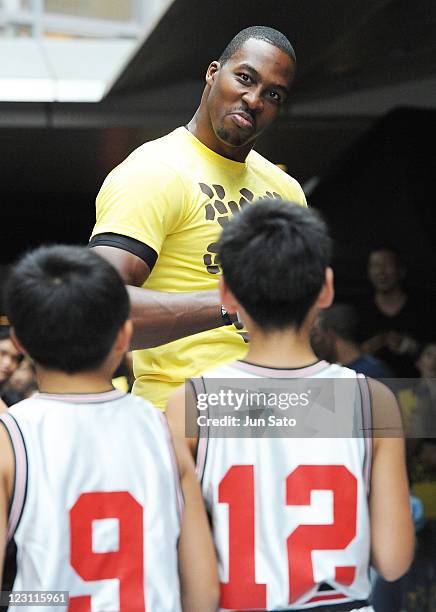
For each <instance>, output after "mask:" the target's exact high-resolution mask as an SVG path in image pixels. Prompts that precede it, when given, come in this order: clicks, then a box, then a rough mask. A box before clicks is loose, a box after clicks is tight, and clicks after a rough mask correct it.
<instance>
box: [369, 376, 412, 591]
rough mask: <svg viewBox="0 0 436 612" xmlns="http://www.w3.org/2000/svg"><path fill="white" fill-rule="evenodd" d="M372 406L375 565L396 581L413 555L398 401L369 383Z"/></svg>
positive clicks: (372, 506) (373, 562) (408, 564)
mask: <svg viewBox="0 0 436 612" xmlns="http://www.w3.org/2000/svg"><path fill="white" fill-rule="evenodd" d="M368 382H369V386H370V391H371V396H372V402H373V421H374V456H373V464H372V473H371V492H370V497H369V506H370V521H371V553H372V564H373V566H374V567H375V569H376V570H377V571H378V572H379V573H380V574H381V575H382V576H383V578H385V580H388V581H393V580H397V579H398V578H400V577H401V576H402V575H403V574H404V573H405V572H406V571H407V570H408V568H409V566H410V564H411V562H412V560H413V553H414V528H413V521H412V516H411V511H410V496H409V486H408V480H407V472H406V460H405V445H404V437H403V428H402V423H401V415H400V410H399V408H398V404H397V400H396V398H395V396H394V394H393V393H392V391H390V389H388V388H387V387H386V386H385V385H383V384H381V383H380V382H378V381H376V380H371V379H370V380H369V381H368Z"/></svg>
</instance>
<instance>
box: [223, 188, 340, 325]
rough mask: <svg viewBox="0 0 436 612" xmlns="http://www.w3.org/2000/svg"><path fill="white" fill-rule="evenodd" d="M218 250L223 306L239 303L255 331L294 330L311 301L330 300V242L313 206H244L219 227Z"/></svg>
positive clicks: (322, 303)
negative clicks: (226, 301) (225, 293)
mask: <svg viewBox="0 0 436 612" xmlns="http://www.w3.org/2000/svg"><path fill="white" fill-rule="evenodd" d="M218 250H219V258H220V263H221V266H222V269H223V275H224V287H227V288H228V289H229V290H230V292H231V295H232V296H233V297H234V298H235V304H234V305H232V304H226V306H227V307H228V310H230V311H231V310H232V309H235V310H237V309H238V307H239V306H242V308H243V309H244V310H245V312H246V313H247V314H248V316H249V317H250V318H251V319H252V320H253V322H254V323H255V325H257V326H258V327H259V328H261V329H264V330H267V331H269V330H278V329H284V328H290V327H292V328H294V329H296V330H298V329H300V328H301V326H302V325H303V323H304V322H305V320H306V318H307V316H308V314H309V311H310V310H311V308H312V306H314V305H315V303H316V302H319V306H320V307H327V306H329V305H330V303H331V300H332V298H333V288H332V273H331V270H330V268H328V266H329V262H330V256H331V240H330V237H329V235H328V232H327V227H326V225H325V223H324V221H322V219H321V218H320V217H319V216H318V214H316V212H314V211H313V210H310V209H307V208H304V207H302V206H299V205H297V204H292V203H289V202H283V201H281V200H263V201H261V202H257V203H255V204H251V205H249V206H246V207H245V208H244V209H243V210H242V211H241V213H240V214H239V215H237V216H236V217H234V218H233V219H232V221H231V222H230V223H228V224H227V225H226V226H225V227H224V230H223V233H222V235H221V238H220V241H219V245H218ZM320 296H321V297H320ZM230 301H232V300H230ZM236 302H237V303H236Z"/></svg>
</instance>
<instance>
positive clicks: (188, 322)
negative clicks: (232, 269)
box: [93, 246, 223, 350]
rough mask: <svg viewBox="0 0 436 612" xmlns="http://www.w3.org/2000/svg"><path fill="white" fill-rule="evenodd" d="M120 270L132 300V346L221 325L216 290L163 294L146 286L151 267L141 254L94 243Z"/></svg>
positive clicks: (154, 342) (162, 340)
mask: <svg viewBox="0 0 436 612" xmlns="http://www.w3.org/2000/svg"><path fill="white" fill-rule="evenodd" d="M93 248H94V249H95V252H96V253H98V254H99V255H101V256H102V257H104V259H106V260H107V261H109V263H111V264H112V265H113V266H114V267H115V268H116V269H117V270H118V272H119V273H120V275H121V277H122V278H123V280H124V282H125V283H126V285H127V286H128V290H129V295H130V300H131V303H132V321H133V325H134V333H133V339H132V347H131V348H132V349H133V350H135V349H143V348H150V347H153V346H159V345H161V344H166V343H167V342H172V341H173V340H178V339H179V338H184V337H185V336H191V335H192V334H198V333H199V332H202V331H206V330H208V329H214V328H216V327H220V326H221V325H222V324H223V322H222V319H221V303H220V300H219V295H218V290H217V291H197V292H193V293H164V292H161V291H152V290H149V289H143V288H142V285H143V284H144V282H145V281H146V280H147V278H148V277H149V275H150V268H149V267H148V265H147V264H146V263H145V261H143V260H142V259H141V258H140V257H137V256H136V255H133V254H132V253H129V252H128V251H124V250H122V249H118V248H115V247H110V246H95V247H93Z"/></svg>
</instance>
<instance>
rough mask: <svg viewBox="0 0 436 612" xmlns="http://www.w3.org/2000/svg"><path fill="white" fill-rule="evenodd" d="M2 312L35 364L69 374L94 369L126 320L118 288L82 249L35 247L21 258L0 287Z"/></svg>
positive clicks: (107, 268) (109, 272)
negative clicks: (2, 292) (5, 313)
mask: <svg viewBox="0 0 436 612" xmlns="http://www.w3.org/2000/svg"><path fill="white" fill-rule="evenodd" d="M5 298H6V300H5V301H6V311H7V315H8V317H9V321H10V322H11V325H12V326H13V328H14V330H15V333H16V335H17V338H18V339H19V341H20V342H21V343H22V344H23V346H24V347H25V349H26V351H27V352H28V353H29V355H30V356H31V357H32V359H34V360H35V361H36V362H37V363H38V364H40V365H41V366H44V367H46V368H50V369H54V370H60V371H63V372H68V373H69V374H73V373H76V372H82V371H87V370H93V369H96V368H98V367H99V366H100V365H101V364H102V363H103V361H104V359H105V358H106V357H107V355H108V354H109V352H110V350H111V347H112V345H113V342H114V340H115V338H116V335H117V333H118V331H119V329H120V327H121V326H122V324H123V323H124V322H125V321H126V320H127V318H128V317H129V312H130V303H129V297H128V294H127V291H126V288H125V287H124V284H123V282H122V280H121V278H120V276H119V275H118V273H117V272H116V270H115V268H113V267H112V266H111V265H110V264H109V263H107V262H106V261H104V260H103V259H102V258H101V257H99V256H98V255H97V254H96V253H93V252H92V251H90V250H89V249H88V248H86V247H75V246H61V245H58V246H49V247H41V248H39V249H37V250H35V251H32V252H30V253H28V254H27V255H25V256H24V257H22V258H21V259H20V260H19V262H18V263H17V264H16V265H15V266H14V268H13V269H12V272H11V275H10V277H9V279H8V282H7V283H6V291H5Z"/></svg>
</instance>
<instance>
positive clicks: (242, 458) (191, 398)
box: [167, 201, 413, 612]
mask: <svg viewBox="0 0 436 612" xmlns="http://www.w3.org/2000/svg"><path fill="white" fill-rule="evenodd" d="M330 250H331V244H330V238H329V236H328V234H327V229H326V226H325V224H324V223H323V222H322V221H321V220H320V218H319V217H318V216H317V215H316V214H315V212H314V211H311V210H308V209H305V208H302V207H300V206H297V205H295V204H290V203H288V204H286V203H283V202H274V201H263V202H259V203H257V204H253V205H251V206H247V207H246V208H244V210H243V211H242V212H241V213H240V215H238V216H237V217H235V218H234V219H233V220H232V221H231V222H230V223H229V224H228V225H226V226H225V228H224V230H223V233H222V237H221V239H220V241H219V245H218V252H219V257H220V262H221V265H222V270H223V278H222V280H221V282H220V287H221V288H220V291H221V298H222V302H223V304H224V306H225V308H226V309H227V310H228V311H229V312H232V313H235V312H238V313H239V315H240V317H241V319H242V321H243V323H244V324H245V326H246V328H247V330H248V332H249V334H250V344H249V350H248V354H247V357H246V358H245V359H244V360H241V361H236V362H233V363H230V364H228V365H224V366H221V367H219V368H217V369H215V370H212V371H209V372H206V373H205V374H203V376H202V377H201V378H200V379H197V380H193V381H191V382H192V385H191V384H189V383H188V384H187V385H186V386H185V389H182V390H179V391H177V392H176V393H175V394H174V395H173V396H172V398H171V399H170V401H169V404H168V409H167V417H168V420H169V423H170V427H171V428H172V429H173V431H174V432H175V433H176V434H177V435H178V436H184V435H185V410H186V412H187V414H191V412H192V411H194V414H195V417H197V418H196V421H194V423H195V422H196V424H197V425H198V426H199V432H198V435H197V436H195V435H193V434H192V433H190V431H189V430H188V432H187V433H188V435H189V436H191V437H188V438H187V439H186V443H187V445H188V447H189V448H190V450H191V453H192V455H193V456H194V457H196V461H197V472H198V474H199V476H200V477H201V482H202V490H203V496H204V498H205V501H206V506H207V509H208V511H209V513H210V516H211V522H212V527H213V532H214V539H215V546H216V549H217V553H218V559H219V569H220V578H221V601H220V607H221V610H308V609H310V610H311V611H313V612H314V611H320V612H321V611H323V612H328V611H334V610H337V612H339V611H340V612H344V611H351V610H361V611H362V612H363V611H371V610H372V608H371V607H370V606H369V604H368V601H367V600H368V596H369V594H370V583H369V580H368V566H369V562H370V553H371V555H372V563H373V565H374V566H375V567H376V568H377V569H378V571H379V572H380V573H381V574H382V575H384V576H385V577H386V578H387V579H388V580H394V579H396V578H397V577H398V576H400V575H401V574H402V573H403V572H405V571H406V569H407V568H408V566H409V564H410V562H411V558H412V554H413V526H412V521H411V517H410V509H409V498H408V486H407V477H406V470H405V462H404V441H403V439H402V437H401V425H400V419H399V415H398V408H397V405H396V403H395V399H394V396H393V395H392V394H391V392H390V391H389V390H388V389H387V388H386V387H384V386H383V385H381V384H380V383H378V382H377V381H371V380H368V381H367V380H366V379H365V378H362V377H360V378H359V377H358V375H357V374H356V373H355V372H354V371H352V370H349V369H348V368H344V367H342V366H340V365H334V364H329V363H327V362H325V361H318V360H317V359H316V357H315V354H314V353H313V351H312V348H311V345H310V329H311V327H312V324H313V321H314V319H315V317H316V315H317V313H318V311H319V310H320V309H321V308H327V307H328V306H330V304H331V302H332V299H333V274H332V270H331V268H330V267H329V259H330ZM296 378H299V379H300V383H301V381H302V382H303V383H304V384H305V385H309V386H308V388H309V389H311V386H310V385H312V386H313V388H314V390H315V391H316V390H320V389H321V391H322V389H323V388H324V387H325V386H326V385H327V383H328V380H326V379H330V382H331V383H332V384H333V386H334V389H337V388H339V387H341V388H342V389H343V388H344V387H345V386H347V385H348V386H347V389H348V390H349V389H350V388H351V390H352V391H353V395H348V396H347V398H349V400H350V402H349V403H348V402H346V403H344V402H342V404H343V405H339V403H338V402H335V403H333V405H332V406H331V407H332V408H333V410H332V411H331V413H327V414H330V417H331V419H333V418H334V416H335V413H336V410H335V409H337V410H338V411H339V409H341V414H345V415H348V414H351V415H352V417H353V418H354V417H359V416H360V420H359V421H358V422H359V423H362V428H363V431H362V430H360V431H359V433H358V435H356V437H349V436H348V435H342V436H341V435H339V434H338V435H336V437H335V438H334V439H331V437H330V438H329V436H328V435H327V436H326V435H325V434H324V435H323V434H322V430H321V437H307V435H306V436H304V437H297V436H295V435H294V437H293V438H292V440H290V439H287V438H286V437H285V434H283V433H282V436H281V437H280V436H277V435H275V437H273V436H274V433H271V434H268V433H267V434H266V435H263V437H259V436H258V435H256V420H255V419H253V420H252V421H254V422H250V428H249V430H248V431H249V434H248V435H245V436H244V435H241V430H242V429H243V426H244V425H245V423H244V422H243V421H244V419H243V418H241V417H242V413H235V411H233V414H234V415H235V414H238V417H235V418H236V420H235V421H233V422H234V423H235V425H234V428H233V430H232V429H231V430H230V432H229V430H228V429H225V430H224V431H223V430H221V432H222V433H221V437H220V430H219V429H216V428H215V429H214V425H216V424H215V423H214V422H213V421H212V420H211V422H210V423H209V427H203V426H202V425H203V424H205V423H204V417H203V416H202V417H201V418H200V417H198V416H197V410H203V408H204V405H203V404H204V403H205V404H206V410H208V412H207V413H203V412H202V415H203V414H211V413H212V412H213V407H214V406H216V397H215V398H213V400H214V403H213V404H212V399H211V394H210V389H220V390H222V389H223V388H224V390H226V391H225V393H224V394H223V395H222V396H221V397H224V398H226V397H228V392H229V389H230V391H231V390H232V382H233V383H234V388H237V389H239V390H241V389H244V388H245V387H244V385H247V387H248V385H251V386H250V387H249V388H250V389H253V385H255V384H256V383H257V384H258V386H257V387H255V388H256V390H257V391H259V390H265V389H266V390H268V389H272V390H274V389H277V386H276V387H274V385H278V384H281V385H282V387H281V389H283V385H287V388H288V389H289V388H290V384H291V383H292V382H293V383H294V385H295V384H296V383H297V382H298V381H296V380H295V379H296ZM235 379H236V380H235ZM237 379H243V380H242V381H241V380H239V381H238V380H237ZM332 379H333V380H332ZM321 384H322V385H324V387H321ZM293 388H294V389H295V386H294V387H293ZM297 388H298V387H297ZM300 388H301V387H300ZM200 392H201V393H202V395H201V396H200ZM226 393H227V395H226ZM347 393H348V391H347ZM264 395H265V394H264ZM273 395H274V394H273ZM370 396H372V410H373V414H374V425H373V427H374V429H375V431H376V432H377V430H378V429H380V428H382V427H384V426H386V425H388V426H391V427H392V425H393V427H394V434H395V433H396V434H397V437H395V438H382V437H375V438H374V439H372V437H371V429H372V425H371V410H370V408H371V406H370V401H369V400H370ZM289 397H290V395H289ZM333 397H334V398H336V397H337V396H336V395H333ZM200 399H201V404H200V403H199V400H200ZM203 400H205V401H204V402H203ZM220 401H221V403H219V402H218V407H217V409H216V412H215V413H214V415H217V416H218V415H220V414H222V413H223V411H224V413H225V414H228V412H229V405H232V404H231V403H230V402H229V404H228V405H224V400H223V399H221V400H220ZM317 401H318V400H316V401H313V402H312V404H313V405H314V406H315V407H316V405H318V404H317ZM233 405H234V404H233ZM313 405H310V403H309V406H308V408H307V410H306V409H304V410H300V413H299V414H301V415H302V420H304V417H305V416H306V415H307V414H308V413H309V414H310V411H311V410H312V409H313V410H314V406H313ZM321 406H322V404H321ZM344 407H345V410H344ZM220 409H221V412H220ZM261 412H262V414H268V413H267V410H266V408H265V406H264V405H263V406H262V410H261ZM313 413H314V412H313ZM246 414H247V413H245V415H246ZM248 414H249V415H250V413H248ZM330 417H329V418H330ZM237 419H239V421H238V420H237ZM246 419H247V417H245V420H246ZM257 420H258V421H260V420H261V419H257ZM266 420H267V419H265V418H264V419H263V421H266ZM352 420H353V419H352ZM238 422H239V423H241V422H242V426H238ZM269 423H270V420H269V417H268V424H269ZM221 424H222V423H220V425H221ZM188 425H189V421H188ZM238 427H239V429H238ZM264 429H268V428H265V427H264ZM358 429H360V428H358ZM365 429H367V431H365ZM282 432H283V430H282ZM365 433H366V435H365ZM391 433H393V432H392V430H391ZM376 435H377V434H376ZM288 437H289V436H288Z"/></svg>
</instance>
